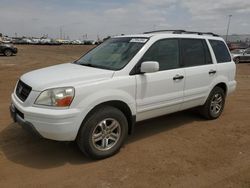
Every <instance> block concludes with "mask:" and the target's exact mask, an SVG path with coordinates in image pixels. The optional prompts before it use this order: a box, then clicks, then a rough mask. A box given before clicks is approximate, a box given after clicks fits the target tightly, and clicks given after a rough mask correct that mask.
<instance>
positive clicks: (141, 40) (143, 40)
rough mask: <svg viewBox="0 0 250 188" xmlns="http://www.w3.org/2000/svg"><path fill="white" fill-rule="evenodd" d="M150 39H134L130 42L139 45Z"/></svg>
mask: <svg viewBox="0 0 250 188" xmlns="http://www.w3.org/2000/svg"><path fill="white" fill-rule="evenodd" d="M147 40H148V39H145V38H133V39H131V40H130V41H129V42H138V43H145V42H147Z"/></svg>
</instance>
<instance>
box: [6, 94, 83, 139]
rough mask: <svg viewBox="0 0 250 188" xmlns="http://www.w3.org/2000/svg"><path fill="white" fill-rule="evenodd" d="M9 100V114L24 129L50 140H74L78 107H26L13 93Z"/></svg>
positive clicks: (77, 121) (78, 120) (77, 122)
mask: <svg viewBox="0 0 250 188" xmlns="http://www.w3.org/2000/svg"><path fill="white" fill-rule="evenodd" d="M11 101H12V104H11V107H10V113H11V116H12V118H13V120H14V121H15V122H17V123H18V124H20V125H21V126H22V127H23V128H24V129H26V130H28V131H29V132H32V133H34V134H36V135H40V136H42V137H44V138H47V139H51V140H58V141H72V140H75V138H76V136H77V133H78V129H79V127H80V124H81V123H80V122H81V121H80V118H81V116H80V111H79V110H78V109H48V108H39V107H35V106H28V107H27V106H24V105H22V102H21V101H20V100H19V99H18V98H17V97H16V96H15V95H14V94H12V96H11Z"/></svg>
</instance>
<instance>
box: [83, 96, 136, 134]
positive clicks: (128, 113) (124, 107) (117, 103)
mask: <svg viewBox="0 0 250 188" xmlns="http://www.w3.org/2000/svg"><path fill="white" fill-rule="evenodd" d="M103 106H112V107H115V108H117V109H119V110H120V111H121V112H122V113H123V114H124V115H125V117H126V118H127V121H128V134H129V135H130V134H132V133H133V131H134V125H135V121H136V116H135V115H133V113H132V110H131V109H130V107H129V105H128V104H126V103H125V102H123V101H121V100H110V101H105V102H102V103H100V104H98V105H96V106H94V107H93V108H92V109H91V110H90V111H89V112H88V113H87V115H86V116H85V117H84V119H83V121H82V123H81V126H80V127H79V129H78V132H79V130H80V129H81V127H82V126H83V125H84V123H85V122H86V121H87V119H88V118H89V117H90V116H91V115H92V114H93V113H95V111H96V110H97V109H99V108H101V107H103Z"/></svg>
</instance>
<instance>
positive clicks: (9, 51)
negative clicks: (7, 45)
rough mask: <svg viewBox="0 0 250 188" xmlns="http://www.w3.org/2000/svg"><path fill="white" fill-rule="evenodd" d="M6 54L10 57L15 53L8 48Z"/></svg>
mask: <svg viewBox="0 0 250 188" xmlns="http://www.w3.org/2000/svg"><path fill="white" fill-rule="evenodd" d="M4 55H5V56H8V57H9V56H12V55H13V52H12V51H11V50H10V49H6V50H4Z"/></svg>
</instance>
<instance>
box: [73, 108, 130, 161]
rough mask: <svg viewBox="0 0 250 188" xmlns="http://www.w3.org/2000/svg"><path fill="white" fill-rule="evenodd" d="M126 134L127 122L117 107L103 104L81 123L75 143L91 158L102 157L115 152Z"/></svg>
mask: <svg viewBox="0 0 250 188" xmlns="http://www.w3.org/2000/svg"><path fill="white" fill-rule="evenodd" d="M127 135H128V122H127V119H126V117H125V116H124V114H123V113H122V112H121V111H120V110H119V109H117V108H114V107H111V106H103V107H101V108H98V109H97V110H95V111H94V112H93V113H91V115H90V116H89V117H88V118H87V120H86V121H85V123H84V124H83V125H82V127H81V129H80V131H79V133H78V137H77V144H78V146H79V148H80V150H81V151H82V152H83V153H84V154H86V155H87V156H89V157H90V158H93V159H103V158H107V157H110V156H112V155H114V154H115V153H117V152H118V151H119V149H120V148H121V146H122V145H123V143H124V141H125V139H126V137H127Z"/></svg>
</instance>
